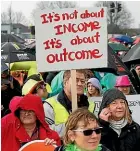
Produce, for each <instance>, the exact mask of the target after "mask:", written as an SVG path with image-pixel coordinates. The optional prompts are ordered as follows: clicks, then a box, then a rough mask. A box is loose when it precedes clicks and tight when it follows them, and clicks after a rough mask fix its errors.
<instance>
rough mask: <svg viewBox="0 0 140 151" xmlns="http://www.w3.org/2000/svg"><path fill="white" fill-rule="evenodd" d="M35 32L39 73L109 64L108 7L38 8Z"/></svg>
mask: <svg viewBox="0 0 140 151" xmlns="http://www.w3.org/2000/svg"><path fill="white" fill-rule="evenodd" d="M35 33H36V34H35V37H36V61H37V66H38V71H39V72H47V71H60V70H72V69H85V68H101V67H107V17H106V8H103V7H102V8H98V7H95V8H94V7H93V8H88V9H85V8H70V9H56V10H48V9H46V10H41V11H38V12H36V14H35Z"/></svg>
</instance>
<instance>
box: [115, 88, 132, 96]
mask: <svg viewBox="0 0 140 151" xmlns="http://www.w3.org/2000/svg"><path fill="white" fill-rule="evenodd" d="M118 90H120V91H122V92H123V93H124V94H125V95H129V94H130V86H123V87H118Z"/></svg>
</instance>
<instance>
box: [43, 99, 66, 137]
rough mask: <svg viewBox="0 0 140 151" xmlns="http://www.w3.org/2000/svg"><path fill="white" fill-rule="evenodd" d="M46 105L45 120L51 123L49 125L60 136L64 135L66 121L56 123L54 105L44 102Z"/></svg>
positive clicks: (44, 105)
mask: <svg viewBox="0 0 140 151" xmlns="http://www.w3.org/2000/svg"><path fill="white" fill-rule="evenodd" d="M43 107H44V112H45V121H46V122H47V123H48V124H49V127H50V128H51V129H52V130H54V131H56V132H57V133H58V134H59V136H60V137H62V136H63V135H64V130H65V123H62V124H58V125H56V124H55V115H54V111H53V108H52V106H51V105H50V104H49V103H48V102H45V103H44V104H43Z"/></svg>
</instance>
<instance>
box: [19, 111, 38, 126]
mask: <svg viewBox="0 0 140 151" xmlns="http://www.w3.org/2000/svg"><path fill="white" fill-rule="evenodd" d="M36 120H37V118H36V115H35V112H34V111H31V110H20V121H21V123H23V124H24V125H29V124H35V123H36Z"/></svg>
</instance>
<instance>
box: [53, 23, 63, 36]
mask: <svg viewBox="0 0 140 151" xmlns="http://www.w3.org/2000/svg"><path fill="white" fill-rule="evenodd" d="M61 27H62V25H57V26H55V27H54V29H56V33H55V35H62V34H63V32H62V31H61V30H60V28H61ZM61 29H63V28H61Z"/></svg>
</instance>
